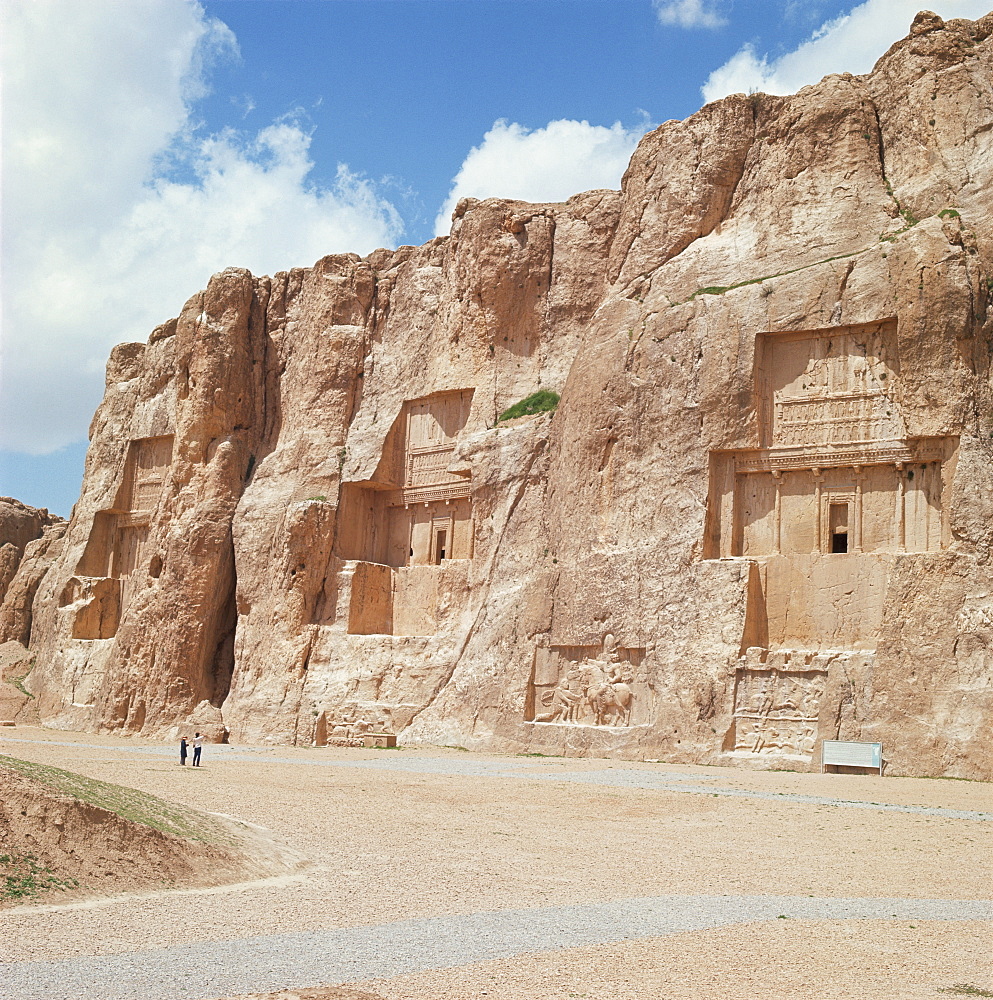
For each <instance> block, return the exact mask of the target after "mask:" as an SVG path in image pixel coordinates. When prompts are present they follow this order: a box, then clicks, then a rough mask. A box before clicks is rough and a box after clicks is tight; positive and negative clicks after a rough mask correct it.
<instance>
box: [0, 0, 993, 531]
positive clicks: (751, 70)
mask: <svg viewBox="0 0 993 1000" xmlns="http://www.w3.org/2000/svg"><path fill="white" fill-rule="evenodd" d="M989 4H990V0H930V2H926V0H919V2H913V0H864V2H862V3H853V2H851V0H761V2H760V0H655V2H652V0H201V2H199V3H197V2H194V0H124V2H122V0H86V3H79V2H78V0H35V2H33V3H30V4H28V3H6V4H4V5H3V7H2V18H3V23H2V28H3V36H4V41H3V51H2V58H3V71H4V78H5V91H4V98H3V99H4V105H3V116H4V118H3V122H4V137H3V141H4V150H3V153H4V165H5V169H4V175H3V188H4V190H3V216H4V218H3V222H4V246H3V253H4V259H3V267H4V270H3V275H4V279H3V280H4V283H3V289H2V291H3V327H2V339H0V349H2V355H0V364H2V368H0V494H3V495H12V496H15V497H18V498H19V499H22V500H24V501H25V502H27V503H30V504H33V505H36V506H47V507H49V508H50V509H52V510H54V511H56V512H57V513H60V514H63V515H67V514H68V513H69V509H70V507H71V505H72V503H73V501H74V500H75V498H76V496H77V494H78V491H79V482H80V477H81V473H82V460H83V455H84V453H85V439H86V430H87V427H88V424H89V420H90V417H91V415H92V412H93V409H94V407H95V406H96V404H97V403H98V402H99V400H100V397H101V395H102V391H103V365H104V362H105V360H106V356H107V353H108V351H109V350H110V348H111V347H112V346H113V344H115V343H118V342H121V341H126V340H144V339H146V338H147V335H148V333H149V332H150V330H151V329H152V328H153V327H154V326H155V325H156V324H158V323H159V322H162V321H163V320H165V319H168V318H169V317H171V316H175V315H177V314H178V312H179V310H180V309H181V308H182V305H183V303H184V301H185V300H186V299H187V298H188V297H189V296H190V295H192V294H193V293H194V292H196V291H197V290H198V289H199V288H201V287H203V286H204V284H205V283H206V281H207V280H208V278H209V276H210V275H211V274H212V273H214V272H215V271H218V270H221V269H222V268H224V267H226V266H229V265H237V266H245V267H249V268H250V269H251V270H253V271H254V272H256V273H260V274H262V273H273V272H274V271H276V270H283V269H286V268H289V267H294V266H307V265H309V264H311V263H313V262H314V261H315V260H316V259H318V258H319V257H321V256H323V255H324V254H326V253H332V252H340V251H346V250H353V251H356V252H359V253H367V252H369V251H370V250H372V249H374V248H375V247H377V246H396V245H399V244H401V243H413V244H419V243H422V242H424V241H425V240H427V239H430V238H431V237H432V236H433V235H435V234H436V233H444V232H445V231H447V224H448V217H449V215H450V212H451V208H452V205H453V204H454V201H455V200H456V199H457V198H458V197H459V196H462V195H466V194H469V195H473V196H476V197H487V196H493V195H504V196H508V197H523V198H530V199H535V200H556V199H562V198H565V197H568V196H569V195H570V194H574V193H576V192H577V191H580V190H585V189H587V188H591V187H608V186H609V187H618V186H619V183H620V176H621V173H622V172H623V169H624V166H625V164H626V162H627V159H628V157H629V156H630V153H631V152H632V150H633V149H634V146H635V144H636V143H637V140H638V138H639V137H640V135H641V134H642V133H643V132H645V131H646V130H648V129H649V128H651V127H652V126H653V125H656V124H659V123H660V122H663V121H665V120H667V119H670V118H685V117H687V116H688V115H690V114H692V113H693V112H694V111H696V110H697V109H698V108H699V107H700V106H701V105H702V104H703V103H705V100H709V99H716V98H718V97H721V96H724V95H725V94H727V93H733V92H735V91H739V90H741V91H749V90H766V91H769V92H774V93H790V92H793V91H795V90H796V89H798V88H799V87H800V86H802V85H804V84H806V83H809V82H815V81H816V80H817V79H819V78H820V77H821V76H823V75H824V74H825V73H828V72H842V71H849V72H866V71H868V69H870V68H871V66H872V64H873V62H874V61H875V59H876V58H878V56H879V55H881V54H882V52H883V51H885V49H886V48H887V47H888V46H889V45H890V44H891V43H892V42H893V41H895V40H896V39H898V38H900V37H902V36H903V35H904V34H906V31H907V28H908V27H909V24H910V22H911V20H912V19H913V16H914V13H915V12H916V10H917V9H919V8H920V7H921V6H927V7H929V8H930V9H933V10H936V11H937V12H938V13H940V14H941V15H942V16H945V17H956V16H960V17H977V16H980V15H981V14H983V13H985V12H986V9H988V6H989Z"/></svg>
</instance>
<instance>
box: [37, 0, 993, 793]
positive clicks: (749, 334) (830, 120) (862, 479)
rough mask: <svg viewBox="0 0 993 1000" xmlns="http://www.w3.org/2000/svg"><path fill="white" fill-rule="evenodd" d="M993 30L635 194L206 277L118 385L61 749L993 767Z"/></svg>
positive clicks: (937, 35) (54, 712) (695, 131)
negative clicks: (388, 246) (247, 749)
mask: <svg viewBox="0 0 993 1000" xmlns="http://www.w3.org/2000/svg"><path fill="white" fill-rule="evenodd" d="M991 31H993V15H988V16H987V17H985V18H983V19H981V20H980V21H976V22H969V21H950V22H947V23H946V22H942V21H941V20H940V19H939V18H937V17H935V16H934V15H931V14H922V15H920V16H918V18H917V19H916V20H915V22H914V25H913V27H912V29H911V34H910V35H909V37H908V38H906V39H905V40H903V41H902V42H900V43H898V44H897V45H895V46H893V48H892V49H890V51H889V52H888V53H887V54H886V55H885V56H884V57H883V58H882V59H881V60H880V62H879V63H878V64H877V66H876V68H875V69H874V71H873V72H872V73H871V74H869V75H867V76H864V77H853V76H849V75H841V76H830V77H827V78H826V79H824V80H823V81H822V82H821V83H819V84H817V85H816V86H812V87H806V88H804V89H803V90H802V91H800V92H799V93H798V94H796V95H794V96H791V97H770V96H767V95H761V94H757V95H752V96H747V97H746V96H743V95H735V96H732V97H729V98H726V99H725V100H722V101H719V102H717V103H714V104H710V105H708V106H706V107H705V108H703V109H702V110H701V111H700V112H698V113H697V114H696V115H694V116H692V117H691V118H689V119H687V120H686V121H684V122H667V123H666V124H664V125H662V126H661V127H660V128H658V129H656V130H655V131H654V132H652V133H650V134H649V135H646V136H645V138H644V139H643V140H642V142H641V144H640V145H639V147H638V149H637V151H636V153H635V154H634V156H633V158H632V161H631V165H630V167H629V169H628V171H627V173H626V175H625V177H624V182H623V187H622V190H621V191H620V192H614V191H591V192H587V193H585V194H581V195H577V196H576V197H574V198H571V199H570V200H569V201H567V202H565V203H563V204H554V205H551V204H549V205H529V204H522V203H519V202H509V201H500V200H488V201H485V202H475V201H464V202H463V203H461V204H460V205H459V207H458V209H457V211H456V213H455V217H454V219H453V225H452V231H451V235H450V236H449V237H447V238H442V239H436V240H433V241H431V242H430V243H428V244H425V245H424V246H422V247H418V248H413V247H401V248H400V249H399V250H396V251H385V250H380V251H377V252H375V253H373V254H371V255H370V256H368V257H366V258H359V257H357V256H353V255H338V256H332V257H327V258H325V259H323V260H321V261H319V262H318V263H317V264H316V265H315V266H314V267H312V268H309V269H301V270H294V271H291V272H289V273H287V274H277V275H276V276H274V277H272V278H269V277H263V278H257V277H253V276H252V275H251V274H249V273H248V272H246V271H243V270H236V269H231V270H227V271H224V272H223V273H221V274H218V275H215V277H214V278H213V279H212V280H211V282H210V284H209V286H208V287H207V289H206V290H205V291H203V292H200V293H198V294H197V295H195V296H194V297H193V298H192V299H190V301H189V302H188V303H187V304H186V306H185V307H184V308H183V311H182V313H181V314H180V316H179V318H178V319H177V320H175V321H171V322H169V323H166V324H164V325H163V326H161V327H159V328H158V329H156V330H155V331H154V332H153V333H152V335H151V337H150V338H149V341H148V343H147V344H125V345H121V346H120V347H118V348H116V349H115V351H114V352H113V354H112V356H111V359H110V363H109V365H108V369H107V393H106V397H105V399H104V402H103V403H102V405H101V406H100V408H99V410H98V411H97V414H96V416H95V418H94V421H93V426H92V443H91V447H90V451H89V456H88V459H87V471H86V478H85V482H84V486H83V493H82V496H81V498H80V502H79V503H78V504H77V506H76V509H75V513H74V515H73V519H72V522H71V524H70V525H69V529H68V532H67V533H66V535H65V539H64V542H63V543H62V547H61V551H60V552H59V554H58V555H57V557H56V561H55V562H54V564H53V567H52V569H51V570H50V571H49V572H48V573H47V574H46V575H45V576H44V579H43V581H42V582H41V585H40V587H39V589H38V593H37V596H36V597H35V599H34V604H33V608H34V623H33V625H32V628H31V645H32V647H33V650H34V651H35V653H36V655H37V658H38V663H39V666H38V667H37V668H36V669H35V671H34V672H33V673H32V674H31V675H30V677H29V681H28V683H29V685H30V687H31V690H33V692H34V693H35V694H36V695H37V697H38V700H39V704H40V710H41V714H42V717H43V719H44V720H45V721H46V723H47V724H49V725H56V726H66V727H73V728H84V729H129V730H142V731H146V732H148V731H163V732H165V731H168V730H170V729H171V728H172V727H175V726H176V725H178V724H180V723H183V724H184V725H186V724H187V723H188V724H189V725H197V724H199V726H200V727H201V728H202V729H203V728H207V729H209V731H211V732H213V733H214V734H215V735H216V737H217V738H228V737H229V738H230V739H232V740H238V741H245V740H271V741H281V742H284V741H285V742H296V743H307V744H309V743H312V742H316V743H318V744H321V743H323V742H326V741H328V740H333V739H335V738H341V737H345V736H347V735H350V734H351V735H354V733H356V732H360V731H368V730H378V729H389V730H391V731H395V732H397V733H399V734H400V739H401V741H408V742H418V741H424V742H437V743H445V744H459V745H464V746H467V747H478V748H486V749H489V750H510V751H542V752H555V753H569V754H584V753H591V754H594V753H595V754H618V755H624V756H628V755H644V754H646V753H648V752H651V754H652V756H659V757H663V756H664V757H666V758H667V759H672V760H682V761H697V762H720V761H723V762H729V763H738V762H742V763H753V764H758V765H766V766H770V765H772V766H781V767H782V766H787V767H796V768H803V767H816V766H817V765H818V757H817V751H818V747H819V741H820V740H822V739H826V738H827V739H830V738H842V739H862V740H882V742H883V744H884V756H885V758H886V759H887V760H888V762H889V772H890V773H912V774H950V775H960V776H969V777H979V776H985V777H990V776H991V775H993V753H991V749H990V736H989V733H990V729H991V727H990V720H991V717H993V713H991V708H993V695H991V690H993V683H991V674H993V671H991V653H990V651H991V648H993V572H991V567H990V545H991V526H993V499H991V498H993V481H991V479H993V472H991V470H993V437H991V435H993V420H991V416H993V410H991V405H990V379H989V360H990V342H991V336H993V322H991V319H990V315H989V301H990V296H991V287H993V286H991V280H993V279H991V276H993V269H991V261H993V244H991V237H993V200H991V198H990V190H991V189H993V188H991V185H993V150H991V140H990V136H991V128H993V94H991V82H990V81H991V80H993V58H991V45H993V43H991V39H990V35H991ZM541 387H546V388H551V389H554V390H556V391H558V392H560V393H561V396H562V398H561V403H560V404H559V407H558V409H557V410H556V411H555V413H554V414H553V415H551V414H544V415H539V416H535V417H530V418H523V419H519V420H516V421H510V422H507V423H506V424H504V423H499V422H497V417H498V415H499V414H500V413H501V412H502V411H503V410H504V409H506V408H507V407H508V406H509V405H511V404H512V403H514V402H516V401H517V400H519V399H521V398H522V397H525V396H527V395H528V394H530V393H532V392H534V391H536V390H537V389H539V388H541Z"/></svg>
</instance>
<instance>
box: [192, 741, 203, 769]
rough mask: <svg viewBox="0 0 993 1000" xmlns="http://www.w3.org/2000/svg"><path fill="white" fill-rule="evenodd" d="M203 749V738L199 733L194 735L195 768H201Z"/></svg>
mask: <svg viewBox="0 0 993 1000" xmlns="http://www.w3.org/2000/svg"><path fill="white" fill-rule="evenodd" d="M202 747H203V737H202V736H201V735H200V734H199V733H194V734H193V766H194V767H199V766H200V750H201V748H202Z"/></svg>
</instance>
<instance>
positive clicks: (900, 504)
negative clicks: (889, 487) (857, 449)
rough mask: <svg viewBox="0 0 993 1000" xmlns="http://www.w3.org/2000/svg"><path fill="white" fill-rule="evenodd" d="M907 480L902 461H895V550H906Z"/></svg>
mask: <svg viewBox="0 0 993 1000" xmlns="http://www.w3.org/2000/svg"><path fill="white" fill-rule="evenodd" d="M906 491H907V481H906V479H905V478H904V475H903V462H897V463H896V550H897V552H905V551H906V550H907V504H906V501H905V493H906Z"/></svg>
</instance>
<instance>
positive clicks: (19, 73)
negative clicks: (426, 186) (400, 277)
mask: <svg viewBox="0 0 993 1000" xmlns="http://www.w3.org/2000/svg"><path fill="white" fill-rule="evenodd" d="M2 10H3V24H2V27H3V33H4V41H3V53H2V55H3V62H4V68H5V93H4V135H3V140H4V149H3V155H4V171H3V205H4V247H3V255H4V256H3V338H2V342H0V347H2V359H0V360H2V369H0V378H2V382H0V447H3V448H6V449H9V450H13V451H24V452H30V453H32V454H42V453H45V452H49V451H52V450H54V449H57V448H59V447H61V446H63V445H65V444H67V443H69V442H72V441H74V440H78V439H79V438H80V437H82V436H83V435H85V431H86V427H87V425H88V422H89V418H90V416H91V414H92V412H93V408H94V406H95V404H96V403H97V402H98V401H99V399H100V396H101V393H102V389H103V380H102V372H103V367H104V363H105V361H106V357H107V354H108V352H109V350H110V348H111V347H112V346H113V345H114V344H115V343H118V342H120V341H124V340H144V339H145V338H146V337H147V335H148V333H149V331H150V330H151V329H152V328H153V327H154V326H155V325H157V324H158V323H160V322H162V321H163V320H165V319H168V318H169V317H170V316H175V315H176V314H177V313H178V311H179V309H180V307H181V306H182V304H183V300H184V299H185V298H186V297H188V296H189V295H190V294H192V293H193V292H195V291H196V290H197V289H198V288H201V287H203V286H204V284H205V283H206V281H207V279H208V278H209V277H210V275H211V274H212V273H214V272H215V271H218V270H220V269H222V268H224V267H226V266H229V265H238V266H244V267H248V268H250V269H251V270H253V271H254V272H256V273H260V274H261V273H272V272H274V271H276V270H281V269H286V268H287V267H290V266H296V265H301V264H309V263H312V262H313V261H314V260H316V259H317V258H318V257H320V256H322V255H324V254H326V253H331V252H335V251H341V250H356V251H358V252H366V251H369V250H372V249H374V248H375V247H377V246H383V245H390V244H394V243H395V242H396V240H397V238H398V237H399V235H400V232H401V231H402V225H401V222H400V218H399V216H398V214H397V212H396V211H395V210H394V208H393V206H392V205H391V204H390V203H389V202H387V201H386V200H385V199H384V198H382V197H381V196H380V195H379V194H378V193H377V189H376V186H375V185H374V184H372V183H371V182H370V181H368V180H367V179H365V178H363V177H361V176H358V175H356V174H354V173H353V172H351V171H349V169H348V168H347V167H346V166H344V165H341V166H339V167H338V172H337V176H336V177H335V179H334V180H333V181H332V182H331V183H329V184H325V185H323V186H321V185H318V184H315V183H313V182H312V181H311V179H310V175H311V174H312V172H313V167H314V164H313V161H312V159H311V157H310V155H309V146H310V135H309V133H308V131H307V129H306V128H305V127H304V126H303V125H302V124H301V123H300V122H299V121H294V120H286V121H281V122H275V123H272V124H271V125H269V126H267V127H266V128H263V129H262V130H261V131H259V132H257V133H253V134H245V133H238V132H233V131H227V132H223V133H220V134H214V135H201V134H200V133H199V131H198V130H197V128H196V122H195V119H194V116H193V107H194V102H195V101H196V99H197V98H198V97H201V96H203V95H204V94H205V93H206V91H207V87H208V83H209V74H210V70H211V67H212V66H213V65H214V64H215V63H216V61H217V60H219V59H232V58H238V47H237V41H236V39H235V38H234V36H233V35H232V33H231V32H230V30H228V28H227V27H226V26H225V25H224V24H222V23H221V22H219V21H217V20H214V19H211V18H208V17H207V16H206V15H205V13H204V11H203V9H202V8H201V7H200V6H199V4H197V3H195V2H186V0H143V2H142V3H140V4H134V3H128V4H121V3H119V2H117V0H87V2H86V3H79V2H78V0H34V2H32V3H30V4H29V3H20V4H4V5H3V7H2Z"/></svg>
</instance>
